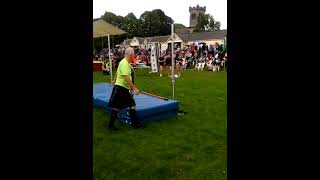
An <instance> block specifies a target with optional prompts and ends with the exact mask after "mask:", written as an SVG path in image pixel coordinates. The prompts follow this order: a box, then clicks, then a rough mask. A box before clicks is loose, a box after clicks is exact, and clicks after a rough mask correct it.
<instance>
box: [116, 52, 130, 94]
mask: <svg viewBox="0 0 320 180" xmlns="http://www.w3.org/2000/svg"><path fill="white" fill-rule="evenodd" d="M126 75H127V76H128V77H129V78H130V80H131V81H132V79H131V65H130V64H129V62H128V60H127V59H126V58H123V59H122V60H121V61H120V63H119V65H118V69H117V79H116V82H115V83H114V85H118V86H122V87H124V88H127V89H130V87H129V84H128V83H127V81H126V80H125V79H124V76H126Z"/></svg>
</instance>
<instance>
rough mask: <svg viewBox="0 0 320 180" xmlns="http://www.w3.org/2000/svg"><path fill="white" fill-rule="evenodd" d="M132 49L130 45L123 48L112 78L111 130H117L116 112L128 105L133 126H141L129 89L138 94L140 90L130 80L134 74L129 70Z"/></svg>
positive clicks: (132, 55) (132, 53)
mask: <svg viewBox="0 0 320 180" xmlns="http://www.w3.org/2000/svg"><path fill="white" fill-rule="evenodd" d="M134 56H135V53H134V49H133V48H131V47H128V48H126V50H125V58H123V59H122V60H121V61H120V63H119V66H118V69H117V73H116V77H115V78H114V80H112V84H114V87H113V90H112V94H111V97H110V100H109V104H108V106H109V107H111V108H112V111H111V115H110V121H109V126H108V128H109V129H111V130H118V128H116V127H115V126H114V123H115V120H116V118H117V114H118V112H119V110H120V109H123V108H127V107H129V108H130V109H129V116H130V119H131V122H132V125H133V127H134V128H142V127H143V125H142V123H141V122H139V121H138V119H137V113H136V109H135V107H136V103H135V101H134V99H133V95H132V94H131V92H130V90H131V91H132V92H133V93H134V94H135V95H139V94H140V92H139V90H138V89H137V88H136V86H135V85H134V84H133V82H132V80H133V79H132V78H133V77H132V76H134V75H133V74H132V73H133V72H132V71H131V66H130V64H129V63H130V62H131V63H133V61H134Z"/></svg>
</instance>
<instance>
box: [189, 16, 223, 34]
mask: <svg viewBox="0 0 320 180" xmlns="http://www.w3.org/2000/svg"><path fill="white" fill-rule="evenodd" d="M220 26H221V23H220V22H219V21H215V20H214V18H213V16H212V15H211V14H199V16H198V19H197V25H196V27H195V29H194V32H199V31H218V30H220Z"/></svg>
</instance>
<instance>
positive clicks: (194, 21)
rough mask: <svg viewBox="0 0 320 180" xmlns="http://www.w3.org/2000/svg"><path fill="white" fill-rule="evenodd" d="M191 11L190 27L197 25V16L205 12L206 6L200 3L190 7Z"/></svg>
mask: <svg viewBox="0 0 320 180" xmlns="http://www.w3.org/2000/svg"><path fill="white" fill-rule="evenodd" d="M189 12H190V27H195V26H196V25H197V18H198V16H199V14H200V13H202V14H205V12H206V6H204V7H201V6H199V4H198V5H197V6H196V7H189Z"/></svg>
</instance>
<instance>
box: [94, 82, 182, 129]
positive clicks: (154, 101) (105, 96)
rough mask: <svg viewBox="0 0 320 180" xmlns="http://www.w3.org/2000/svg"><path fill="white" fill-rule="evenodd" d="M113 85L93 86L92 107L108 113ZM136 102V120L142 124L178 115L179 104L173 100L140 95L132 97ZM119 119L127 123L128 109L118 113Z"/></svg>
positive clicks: (100, 84) (99, 84) (101, 84)
mask: <svg viewBox="0 0 320 180" xmlns="http://www.w3.org/2000/svg"><path fill="white" fill-rule="evenodd" d="M112 88H113V85H112V84H109V83H97V84H94V85H93V106H94V107H100V108H103V109H104V110H105V111H107V112H110V111H111V109H110V108H109V107H108V102H109V99H110V96H111V92H112ZM133 97H134V100H135V102H136V111H137V116H138V119H139V120H140V121H142V122H144V123H146V122H150V121H156V120H162V119H167V118H171V117H175V116H177V114H178V109H179V102H178V101H174V100H170V99H169V100H167V101H166V100H163V99H160V98H157V97H154V96H150V95H146V94H142V93H140V95H138V96H133ZM118 117H119V119H120V121H121V122H123V123H129V122H130V118H129V117H128V109H123V110H121V111H120V112H119V115H118Z"/></svg>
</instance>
